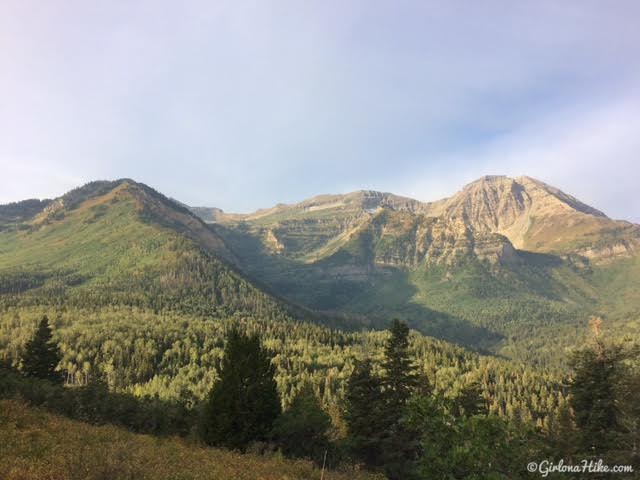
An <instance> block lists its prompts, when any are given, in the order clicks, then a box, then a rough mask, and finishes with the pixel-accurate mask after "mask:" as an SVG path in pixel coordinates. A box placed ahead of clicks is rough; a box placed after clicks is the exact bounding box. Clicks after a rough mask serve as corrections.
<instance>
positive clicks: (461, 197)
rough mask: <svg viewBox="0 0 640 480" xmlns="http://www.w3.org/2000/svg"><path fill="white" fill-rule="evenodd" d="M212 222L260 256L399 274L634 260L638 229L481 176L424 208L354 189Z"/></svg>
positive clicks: (535, 189)
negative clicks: (441, 267) (532, 256)
mask: <svg viewBox="0 0 640 480" xmlns="http://www.w3.org/2000/svg"><path fill="white" fill-rule="evenodd" d="M216 219H217V220H216V221H217V222H219V223H226V224H227V225H231V226H233V225H240V224H242V225H243V228H244V229H245V231H248V232H250V234H251V235H253V236H254V237H255V238H258V239H260V242H261V243H262V245H263V247H264V250H265V252H267V253H268V254H270V255H276V256H280V257H284V258H289V259H292V260H296V261H302V262H304V263H307V264H312V263H314V262H318V261H322V260H323V259H327V258H334V259H335V258H336V257H335V256H336V255H337V254H339V253H340V252H341V251H343V252H345V254H346V256H344V255H343V256H341V257H340V258H343V259H344V258H347V257H348V258H350V259H351V260H350V261H356V260H354V259H357V262H360V263H361V264H363V263H368V264H370V265H380V266H385V265H388V266H400V267H408V268H411V267H416V266H418V265H421V264H445V265H452V264H456V263H458V262H460V261H462V260H464V259H465V258H471V257H474V258H478V259H481V260H488V261H489V262H491V263H494V264H509V263H514V262H518V261H519V259H518V250H526V251H532V252H538V253H551V254H556V255H560V256H562V255H569V254H572V255H574V254H575V255H581V256H583V257H584V258H585V259H587V260H588V261H590V262H594V263H597V262H606V261H610V260H612V259H616V258H622V257H625V256H626V257H628V256H633V255H636V254H637V252H638V251H640V227H639V226H637V225H632V224H629V223H627V222H619V221H615V220H611V219H609V218H608V217H607V216H606V215H605V214H604V213H602V212H600V211H599V210H596V209H595V208H592V207H590V206H588V205H586V204H584V203H582V202H580V201H579V200H577V199H576V198H574V197H572V196H571V195H567V194H565V193H564V192H562V191H560V190H558V189H557V188H555V187H552V186H550V185H547V184H545V183H543V182H541V181H539V180H535V179H533V178H530V177H518V178H509V177H506V176H486V177H482V178H480V179H478V180H476V181H475V182H472V183H470V184H469V185H467V186H465V187H464V188H463V189H462V190H461V191H459V192H458V193H456V194H455V195H453V196H451V197H449V198H445V199H443V200H439V201H436V202H430V203H424V202H420V201H417V200H413V199H410V198H406V197H401V196H398V195H393V194H391V193H383V192H375V191H369V190H361V191H357V192H353V193H349V194H345V195H320V196H317V197H314V198H311V199H309V200H305V201H303V202H300V203H298V204H295V205H277V206H276V207H274V208H271V209H266V210H259V211H257V212H255V213H253V214H249V215H243V216H238V215H227V214H224V215H217V216H216Z"/></svg>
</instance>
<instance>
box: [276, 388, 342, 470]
mask: <svg viewBox="0 0 640 480" xmlns="http://www.w3.org/2000/svg"><path fill="white" fill-rule="evenodd" d="M330 427H331V418H330V417H329V415H328V414H327V413H326V412H325V411H324V410H323V409H322V407H321V406H320V402H319V401H318V397H317V396H316V394H315V392H314V391H313V387H312V386H311V384H308V383H307V384H305V385H304V386H303V387H302V389H301V390H300V391H299V392H298V394H297V395H296V396H295V397H294V399H293V402H292V403H291V406H290V407H289V409H288V410H286V411H285V412H284V413H283V414H282V415H280V417H279V418H278V419H277V420H276V421H275V425H274V427H273V438H274V440H275V441H276V443H277V444H278V446H279V447H280V448H281V449H282V452H283V453H284V454H285V455H287V456H290V457H298V458H311V459H312V460H314V461H315V462H316V463H318V464H321V463H322V460H323V458H324V453H325V452H326V451H327V450H328V449H329V438H328V436H327V432H328V430H329V428H330Z"/></svg>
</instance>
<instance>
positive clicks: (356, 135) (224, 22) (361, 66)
mask: <svg viewBox="0 0 640 480" xmlns="http://www.w3.org/2000/svg"><path fill="white" fill-rule="evenodd" d="M639 24H640V2H638V1H636V0H630V1H624V0H616V1H612V2H604V1H589V0H579V1H573V2H572V1H558V0H553V1H540V0H536V1H528V2H527V1H524V0H522V1H515V2H514V1H511V0H505V1H503V2H491V1H483V2H473V1H464V2H462V1H460V2H456V1H450V0H446V1H445V0H443V1H441V2H428V1H415V2H403V1H398V0H393V1H391V0H390V1H388V2H378V1H375V0H365V1H356V0H347V1H345V0H339V1H331V0H322V1H300V0H295V1H290V2H289V1H276V0H273V1H268V0H259V1H256V2H252V1H243V0H233V1H211V0H208V1H202V2H200V1H185V2H175V1H172V2H163V1H159V0H153V1H130V0H122V1H120V0H108V1H86V0H80V1H65V0H58V1H29V0H1V1H0V202H8V201H14V200H19V199H24V198H30V197H53V196H57V195H60V194H62V193H63V192H65V191H66V190H68V189H70V188H72V187H75V186H78V185H80V184H82V183H85V182H87V181H90V180H94V179H105V178H106V179H114V178H119V177H131V178H134V179H135V180H138V181H142V182H145V183H147V184H149V185H151V186H153V187H154V188H156V189H158V190H160V191H162V192H163V193H165V194H167V195H170V196H173V197H175V198H177V199H179V200H182V201H184V202H186V203H189V204H192V205H208V206H218V207H221V208H223V209H225V210H227V211H249V210H253V209H256V208H258V207H266V206H270V205H272V204H275V203H278V202H293V201H299V200H301V199H303V198H306V197H309V196H312V195H315V194H318V193H333V192H335V193H338V192H346V191H350V190H356V189H360V188H366V189H376V190H384V191H392V192H394V193H398V194H405V195H409V196H413V197H415V198H418V199H421V200H433V199H436V198H440V197H442V196H446V195H449V194H451V193H453V192H454V191H456V190H458V189H459V187H461V186H462V185H463V184H465V183H467V182H469V181H471V180H473V179H475V178H476V177H479V176H481V175H484V174H507V175H522V174H526V175H530V176H534V177H537V178H540V179H542V180H544V181H546V182H548V183H551V184H553V185H555V186H557V187H560V188H561V189H563V190H565V191H566V192H568V193H571V194H573V195H575V196H577V197H578V198H580V199H581V200H583V201H585V202H587V203H589V204H592V205H593V206H595V207H597V208H599V209H601V210H603V211H605V213H607V214H609V215H610V216H613V217H616V218H626V219H630V220H634V221H637V222H640V200H639V199H640V195H639V194H638V193H639V192H640V28H639V27H638V25H639Z"/></svg>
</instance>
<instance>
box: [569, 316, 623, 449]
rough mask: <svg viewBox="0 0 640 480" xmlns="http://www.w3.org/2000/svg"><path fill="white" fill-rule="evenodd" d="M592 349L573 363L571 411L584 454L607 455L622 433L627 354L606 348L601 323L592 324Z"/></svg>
mask: <svg viewBox="0 0 640 480" xmlns="http://www.w3.org/2000/svg"><path fill="white" fill-rule="evenodd" d="M591 326H592V330H593V339H592V343H591V345H589V346H587V348H584V349H583V350H580V351H578V352H576V353H575V354H574V356H573V359H572V367H573V371H574V373H573V379H572V381H571V385H570V392H571V397H570V399H571V407H572V409H573V411H574V415H575V421H576V426H577V427H578V430H579V432H580V446H581V448H582V450H583V453H587V454H603V453H606V452H608V451H610V450H611V449H613V448H615V447H616V443H617V439H618V436H619V432H620V430H621V425H620V418H619V413H620V412H619V408H618V402H617V400H616V389H617V385H618V383H619V382H620V378H621V375H622V373H623V368H624V367H623V364H622V360H623V359H624V352H623V351H622V349H621V348H620V347H619V346H615V345H611V346H607V345H605V343H604V341H603V340H602V338H600V322H599V321H598V319H595V321H594V320H592V323H591Z"/></svg>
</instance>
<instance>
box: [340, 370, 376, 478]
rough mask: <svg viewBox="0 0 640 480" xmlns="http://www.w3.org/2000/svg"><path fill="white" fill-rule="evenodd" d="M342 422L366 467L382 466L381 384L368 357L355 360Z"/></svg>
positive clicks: (357, 455) (353, 449)
mask: <svg viewBox="0 0 640 480" xmlns="http://www.w3.org/2000/svg"><path fill="white" fill-rule="evenodd" d="M345 404H346V408H345V414H344V418H345V422H346V424H347V431H348V434H349V447H350V450H351V452H352V454H353V455H354V456H355V457H356V458H358V459H360V460H361V461H362V462H364V464H365V465H367V466H368V467H376V466H381V465H382V462H383V456H382V448H383V447H382V437H383V435H384V425H382V423H381V421H380V419H381V415H382V409H383V408H382V407H383V405H382V385H381V382H380V379H379V378H378V377H376V376H375V375H374V374H373V369H372V365H371V360H369V359H367V360H364V361H359V362H357V363H356V365H355V368H354V369H353V372H352V373H351V376H350V377H349V380H348V381H347V386H346V391H345Z"/></svg>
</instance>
